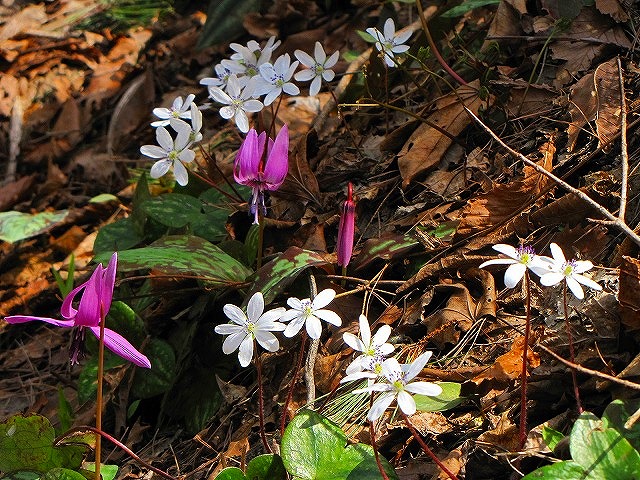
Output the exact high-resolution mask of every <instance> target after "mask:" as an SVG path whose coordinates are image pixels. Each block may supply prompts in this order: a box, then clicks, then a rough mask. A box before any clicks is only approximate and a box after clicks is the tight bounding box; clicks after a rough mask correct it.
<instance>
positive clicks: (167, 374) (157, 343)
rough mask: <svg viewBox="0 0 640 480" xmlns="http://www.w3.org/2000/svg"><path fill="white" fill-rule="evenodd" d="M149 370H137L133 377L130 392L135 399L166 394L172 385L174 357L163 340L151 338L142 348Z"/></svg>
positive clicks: (171, 350) (174, 370)
mask: <svg viewBox="0 0 640 480" xmlns="http://www.w3.org/2000/svg"><path fill="white" fill-rule="evenodd" d="M144 354H145V355H146V356H147V357H148V358H149V361H150V362H151V369H150V370H148V369H145V368H139V369H137V370H136V374H135V376H134V377H133V386H132V387H131V392H132V393H133V395H134V396H135V397H137V398H151V397H154V396H156V395H159V394H161V393H164V392H166V391H167V390H169V389H170V388H171V385H173V382H174V377H175V372H176V356H175V353H174V352H173V349H172V348H171V345H169V344H168V343H167V342H165V341H164V340H160V339H158V338H152V339H151V340H149V342H148V343H147V344H146V345H145V347H144Z"/></svg>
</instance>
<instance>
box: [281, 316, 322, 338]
mask: <svg viewBox="0 0 640 480" xmlns="http://www.w3.org/2000/svg"><path fill="white" fill-rule="evenodd" d="M289 326H291V324H289ZM287 328H288V327H287ZM285 331H286V330H285ZM307 333H308V334H309V337H311V338H313V339H314V340H316V339H318V338H320V335H322V324H321V323H320V320H318V319H317V318H316V317H309V318H307Z"/></svg>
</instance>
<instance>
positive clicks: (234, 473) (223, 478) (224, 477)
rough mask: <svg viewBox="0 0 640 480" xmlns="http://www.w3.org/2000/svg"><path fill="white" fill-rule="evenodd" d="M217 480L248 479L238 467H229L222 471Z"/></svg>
mask: <svg viewBox="0 0 640 480" xmlns="http://www.w3.org/2000/svg"><path fill="white" fill-rule="evenodd" d="M215 480H247V477H245V476H244V473H243V472H242V470H240V469H239V468H238V467H227V468H223V469H222V470H220V473H218V475H216V478H215Z"/></svg>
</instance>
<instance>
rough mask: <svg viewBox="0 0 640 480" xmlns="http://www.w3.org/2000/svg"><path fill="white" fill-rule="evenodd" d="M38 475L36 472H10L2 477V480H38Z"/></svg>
mask: <svg viewBox="0 0 640 480" xmlns="http://www.w3.org/2000/svg"><path fill="white" fill-rule="evenodd" d="M39 478H40V473H38V472H25V471H23V472H12V473H9V474H7V475H2V480H38V479H39Z"/></svg>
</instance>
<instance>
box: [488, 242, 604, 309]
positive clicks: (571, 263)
mask: <svg viewBox="0 0 640 480" xmlns="http://www.w3.org/2000/svg"><path fill="white" fill-rule="evenodd" d="M549 248H550V249H551V255H552V257H547V256H544V255H536V254H535V252H534V250H533V248H532V247H530V246H520V247H518V248H514V247H512V246H511V245H505V244H502V243H501V244H498V245H494V246H493V249H494V250H497V251H498V252H500V253H502V254H504V255H506V256H507V257H509V258H498V259H494V260H489V261H487V262H484V263H483V264H482V265H480V268H484V267H486V266H488V265H509V268H507V271H506V272H505V274H504V284H505V285H506V286H507V287H508V288H513V287H515V286H516V285H517V284H518V283H519V282H520V280H522V278H523V277H524V275H525V272H526V270H527V269H529V270H530V271H532V272H533V273H535V274H536V275H537V276H539V277H540V283H541V284H542V285H543V286H545V287H548V286H552V285H557V284H559V283H560V282H562V281H563V280H564V281H565V282H566V283H567V286H568V287H569V289H570V290H571V292H572V293H573V294H574V295H575V296H576V298H578V299H580V300H582V299H583V298H584V290H582V287H581V285H584V286H586V287H589V288H592V289H594V290H602V287H601V286H600V285H599V284H597V283H596V282H594V281H593V280H591V279H590V278H588V277H586V276H584V275H582V274H583V273H584V272H586V271H589V270H591V269H592V268H593V263H591V262H590V261H589V260H575V259H572V260H567V259H566V258H565V256H564V253H563V251H562V249H561V248H560V247H559V246H558V245H557V244H555V243H552V244H551V245H550V247H549Z"/></svg>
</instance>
